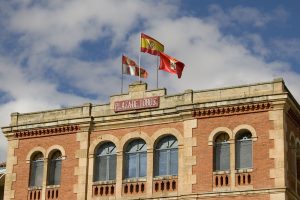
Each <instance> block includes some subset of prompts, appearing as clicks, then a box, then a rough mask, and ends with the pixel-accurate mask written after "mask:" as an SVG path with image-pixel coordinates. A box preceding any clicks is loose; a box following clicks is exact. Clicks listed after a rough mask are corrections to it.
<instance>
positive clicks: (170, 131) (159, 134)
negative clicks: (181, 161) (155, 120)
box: [151, 128, 183, 148]
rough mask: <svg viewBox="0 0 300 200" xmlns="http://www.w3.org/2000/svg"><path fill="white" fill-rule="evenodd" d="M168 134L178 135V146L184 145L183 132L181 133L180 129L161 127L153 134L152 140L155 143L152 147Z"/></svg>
mask: <svg viewBox="0 0 300 200" xmlns="http://www.w3.org/2000/svg"><path fill="white" fill-rule="evenodd" d="M168 135H172V136H174V137H176V139H177V141H178V146H182V145H183V137H182V134H181V133H180V131H178V130H177V129H175V128H162V129H159V130H158V131H156V132H155V133H154V134H153V135H152V136H151V141H152V143H153V146H152V148H153V147H154V146H155V145H156V144H157V142H159V141H160V139H161V138H163V137H165V136H168Z"/></svg>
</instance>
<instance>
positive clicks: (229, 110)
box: [192, 102, 272, 118]
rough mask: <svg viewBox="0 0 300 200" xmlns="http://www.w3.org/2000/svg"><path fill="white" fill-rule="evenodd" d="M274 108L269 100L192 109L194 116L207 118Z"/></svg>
mask: <svg viewBox="0 0 300 200" xmlns="http://www.w3.org/2000/svg"><path fill="white" fill-rule="evenodd" d="M270 108H272V105H271V104H270V103H269V102H265V103H255V104H243V105H236V106H224V107H214V108H200V109H198V110H194V111H192V114H193V117H197V118H207V117H218V116H223V115H235V114H243V113H251V112H259V111H265V110H269V109H270Z"/></svg>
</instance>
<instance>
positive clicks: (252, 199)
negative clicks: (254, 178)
mask: <svg viewBox="0 0 300 200" xmlns="http://www.w3.org/2000/svg"><path fill="white" fill-rule="evenodd" d="M198 199H199V200H200V199H209V200H220V199H221V200H269V199H270V195H268V194H264V195H262V194H256V195H250V194H247V195H240V196H225V197H221V196H218V197H215V198H214V197H210V198H201V197H200V198H198Z"/></svg>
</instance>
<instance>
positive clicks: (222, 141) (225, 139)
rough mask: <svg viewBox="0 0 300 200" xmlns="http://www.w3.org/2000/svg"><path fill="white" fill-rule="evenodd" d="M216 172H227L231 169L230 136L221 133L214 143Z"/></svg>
mask: <svg viewBox="0 0 300 200" xmlns="http://www.w3.org/2000/svg"><path fill="white" fill-rule="evenodd" d="M213 162H214V171H226V170H229V169H230V144H229V135H228V134H227V133H225V132H222V133H219V134H218V136H217V137H216V139H215V141H214V161H213Z"/></svg>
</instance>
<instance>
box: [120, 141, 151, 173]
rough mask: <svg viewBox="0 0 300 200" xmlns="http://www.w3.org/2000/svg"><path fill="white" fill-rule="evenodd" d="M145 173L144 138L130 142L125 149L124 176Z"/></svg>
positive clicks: (145, 150)
mask: <svg viewBox="0 0 300 200" xmlns="http://www.w3.org/2000/svg"><path fill="white" fill-rule="evenodd" d="M146 175H147V145H146V143H145V141H144V140H142V139H137V140H134V141H132V142H130V143H129V144H128V146H127V148H126V151H125V178H140V177H146Z"/></svg>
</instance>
